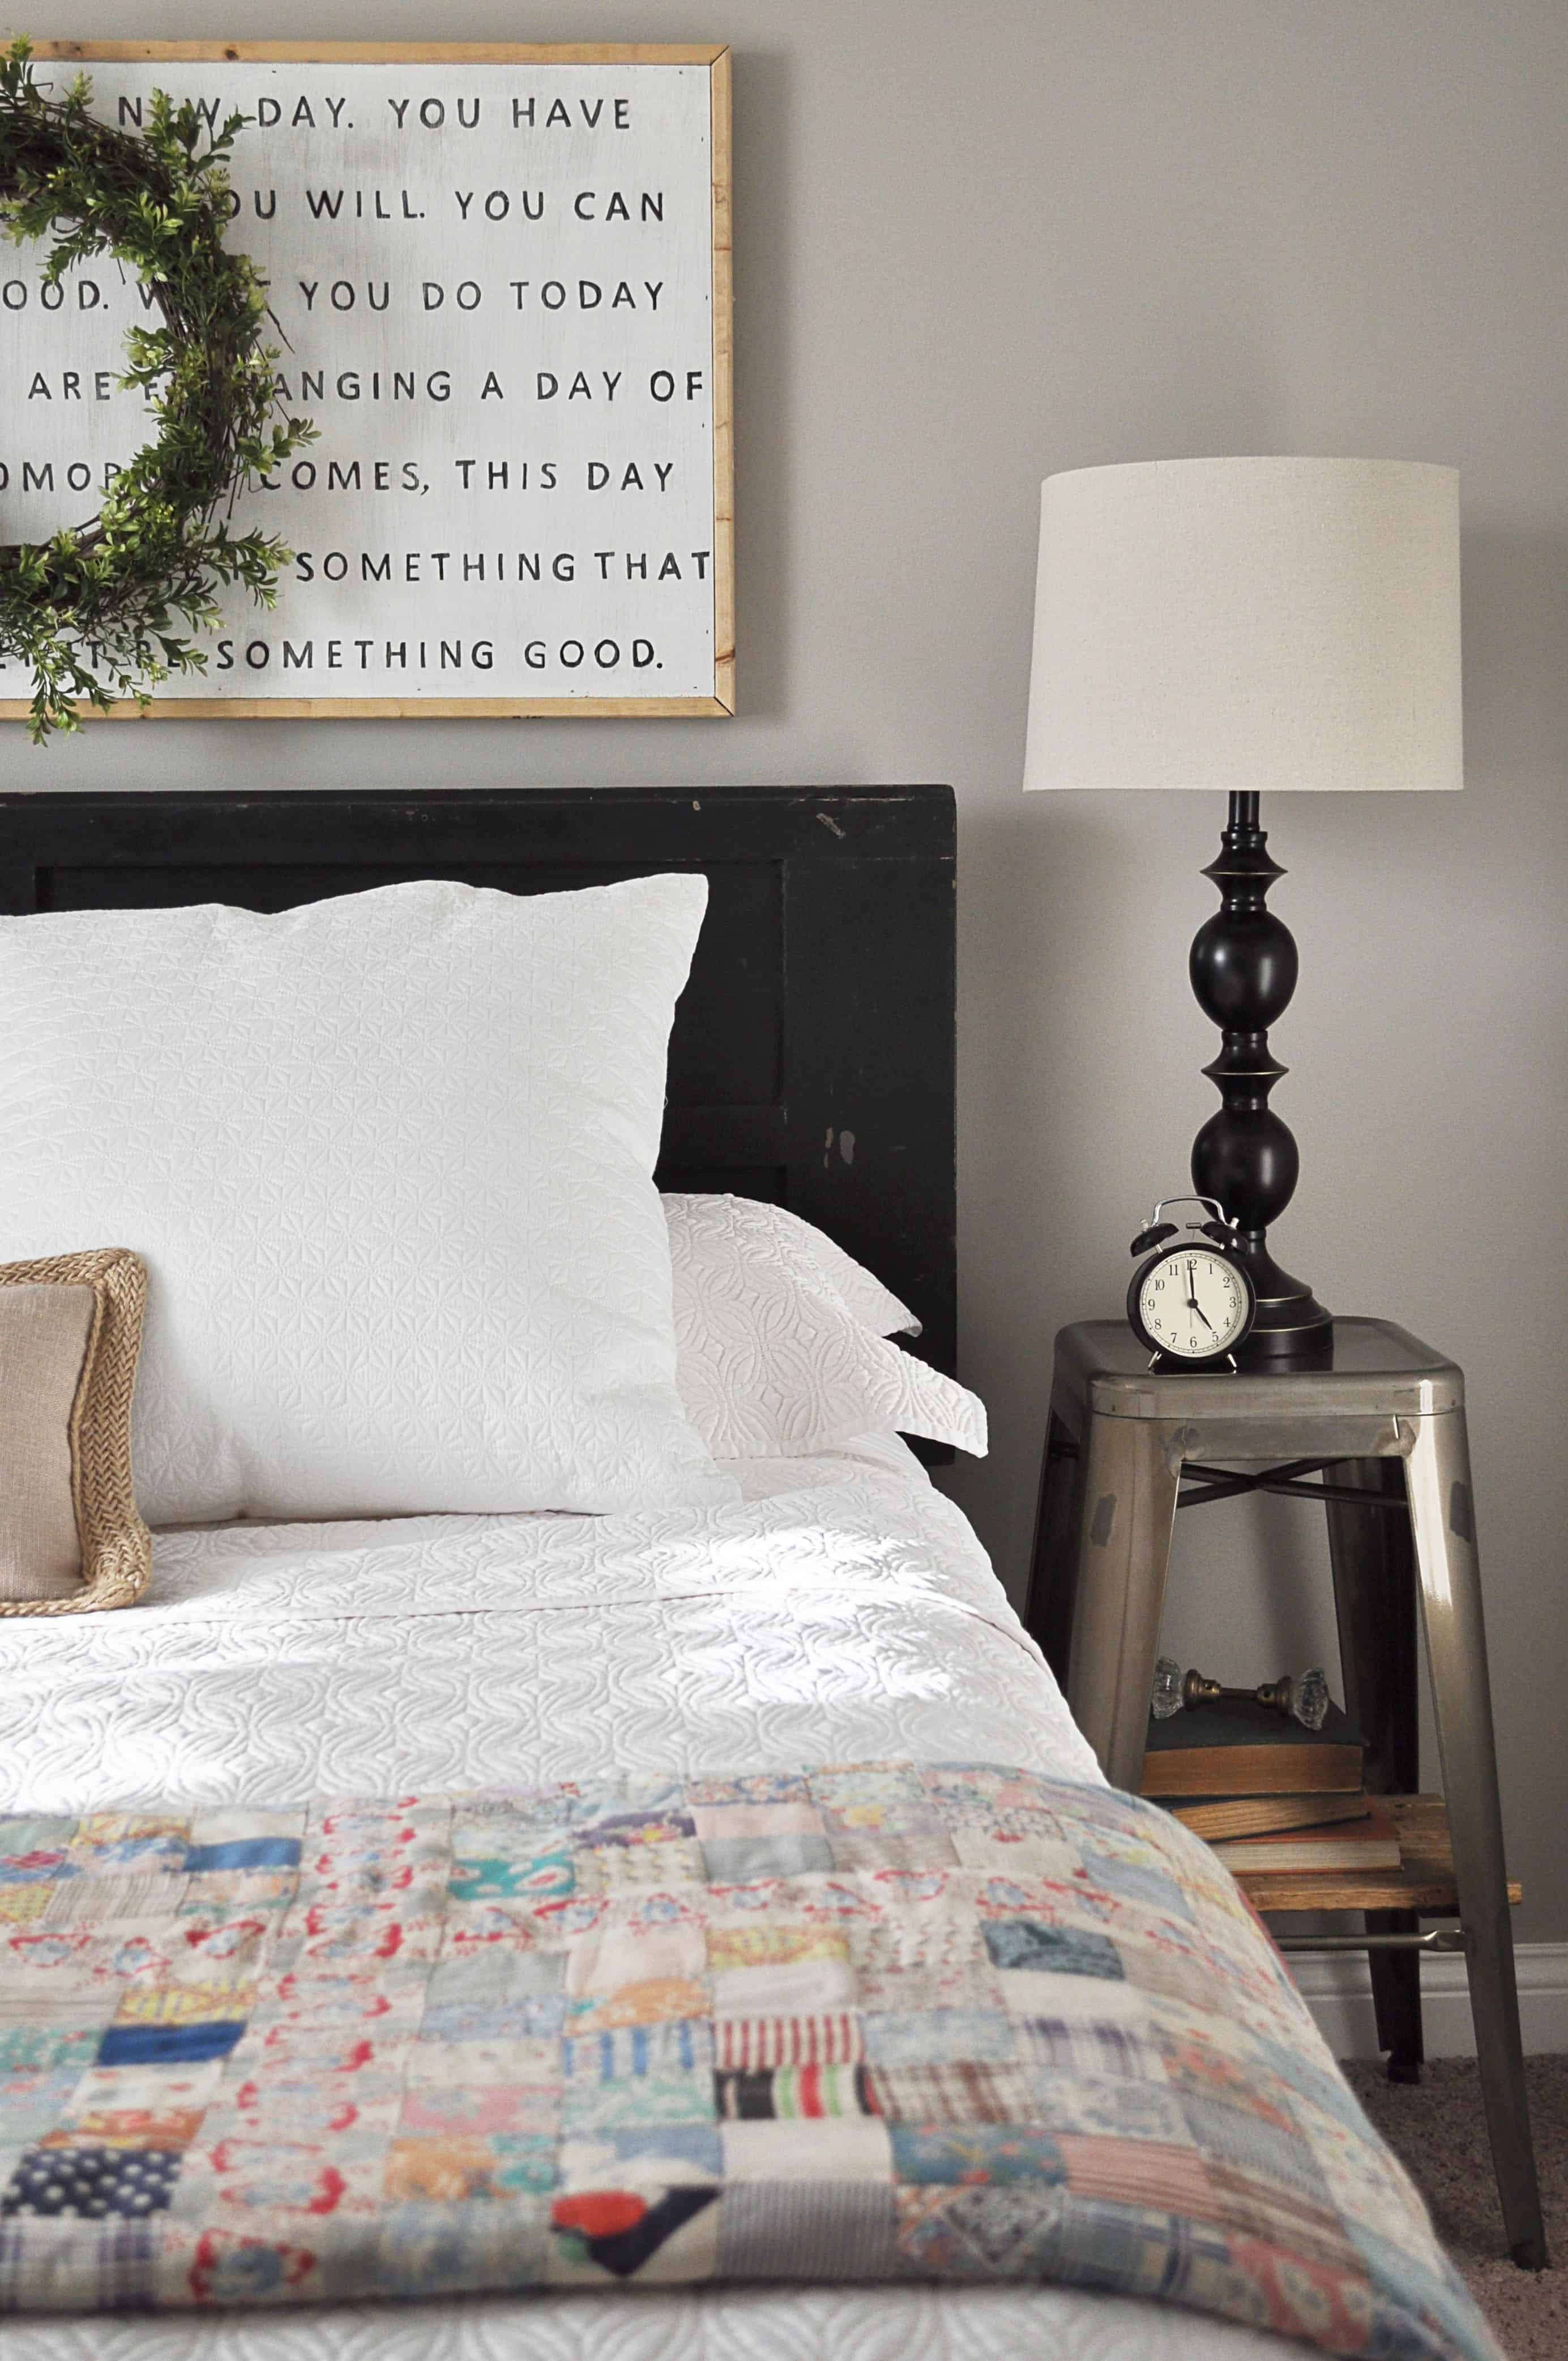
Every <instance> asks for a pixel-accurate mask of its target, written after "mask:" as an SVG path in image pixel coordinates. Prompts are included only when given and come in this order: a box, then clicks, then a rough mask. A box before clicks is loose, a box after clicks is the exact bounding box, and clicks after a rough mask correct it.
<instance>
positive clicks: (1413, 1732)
mask: <svg viewBox="0 0 1568 2361" xmlns="http://www.w3.org/2000/svg"><path fill="white" fill-rule="evenodd" d="M1334 1473H1335V1474H1336V1475H1337V1476H1338V1477H1339V1478H1340V1480H1341V1481H1342V1482H1346V1483H1350V1484H1354V1486H1355V1487H1356V1488H1358V1489H1359V1490H1361V1491H1364V1492H1368V1493H1372V1494H1375V1495H1376V1496H1377V1497H1378V1498H1379V1499H1386V1500H1389V1501H1393V1502H1397V1503H1398V1507H1397V1508H1392V1509H1385V1508H1376V1507H1372V1506H1368V1507H1366V1508H1359V1507H1355V1506H1354V1505H1353V1504H1352V1503H1350V1502H1349V1501H1339V1500H1331V1501H1330V1502H1329V1504H1328V1521H1329V1555H1330V1557H1331V1559H1332V1564H1333V1579H1334V1609H1335V1614H1336V1617H1337V1620H1338V1623H1339V1652H1340V1663H1341V1666H1342V1669H1343V1675H1344V1704H1345V1711H1346V1712H1347V1713H1348V1714H1349V1716H1350V1718H1351V1719H1352V1721H1354V1723H1355V1725H1356V1728H1357V1729H1358V1730H1360V1732H1361V1734H1362V1736H1363V1737H1364V1738H1365V1741H1366V1784H1367V1786H1368V1788H1369V1789H1370V1790H1371V1791H1372V1792H1373V1793H1374V1794H1375V1795H1414V1793H1415V1792H1416V1789H1417V1788H1418V1786H1419V1785H1420V1719H1419V1708H1418V1700H1417V1694H1416V1692H1417V1663H1416V1553H1415V1546H1414V1543H1413V1542H1412V1540H1411V1537H1410V1521H1409V1517H1408V1515H1406V1513H1405V1470H1404V1468H1403V1466H1402V1465H1401V1464H1400V1462H1399V1461H1398V1459H1348V1460H1345V1461H1343V1463H1342V1464H1341V1466H1339V1468H1337V1469H1336V1470H1335V1471H1334ZM1365 1922H1366V1932H1367V1933H1368V1934H1369V1935H1414V1934H1416V1933H1418V1932H1419V1930H1420V1919H1419V1918H1418V1917H1417V1916H1416V1915H1415V1913H1414V1911H1410V1910H1376V1911H1374V1910H1369V1911H1367V1912H1366V1913H1365ZM1368 1957H1369V1965H1370V1967H1371V1971H1372V2001H1373V2006H1374V2008H1375V2009H1376V2015H1377V2046H1378V2048H1380V2049H1383V2050H1387V2054H1388V2079H1389V2081H1391V2082H1419V2081H1420V2079H1421V2061H1422V2059H1423V2057H1424V2056H1425V2048H1424V2044H1423V2042H1422V2038H1421V1955H1420V1952H1419V1951H1415V1950H1409V1951H1373V1952H1371V1953H1370V1954H1369V1955H1368Z"/></svg>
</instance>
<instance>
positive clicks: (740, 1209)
mask: <svg viewBox="0 0 1568 2361" xmlns="http://www.w3.org/2000/svg"><path fill="white" fill-rule="evenodd" d="M663 1202H664V1216H665V1220H666V1221H667V1223H668V1224H669V1233H670V1257H671V1262H672V1265H673V1268H674V1312H675V1339H676V1343H677V1345H678V1347H679V1354H680V1358H679V1363H678V1367H677V1378H678V1383H679V1386H680V1392H681V1400H682V1401H683V1402H684V1403H685V1411H686V1415H687V1417H688V1418H689V1419H690V1420H691V1422H692V1424H693V1426H694V1427H695V1428H696V1431H697V1433H699V1434H700V1435H701V1437H702V1439H703V1441H704V1442H705V1443H706V1444H707V1447H708V1449H709V1450H710V1451H711V1452H712V1453H713V1455H714V1457H715V1458H716V1459H774V1458H800V1457H802V1456H804V1455H806V1454H807V1453H809V1452H813V1451H823V1450H828V1449H829V1448H831V1446H832V1445H833V1444H838V1443H850V1442H852V1441H853V1440H854V1438H855V1437H856V1436H857V1435H862V1434H916V1435H922V1436H924V1437H926V1438H927V1440H928V1441H930V1442H932V1443H948V1444H953V1445H954V1446H955V1448H957V1449H958V1450H959V1451H970V1452H973V1453H974V1454H975V1455H977V1456H983V1455H984V1452H985V1448H986V1426H985V1405H984V1404H983V1402H981V1400H979V1398H978V1397H977V1396H976V1395H974V1394H971V1393H970V1392H969V1391H968V1390H967V1389H965V1388H964V1387H963V1386H960V1385H959V1384H958V1383H957V1381H956V1380H955V1379H954V1378H948V1377H944V1376H943V1375H942V1373H941V1371H940V1370H939V1369H933V1368H931V1367H928V1366H927V1363H926V1362H924V1361H917V1360H916V1359H915V1357H914V1356H913V1355H911V1354H908V1353H905V1352H902V1351H901V1350H900V1349H899V1347H898V1346H897V1345H890V1344H888V1343H886V1342H885V1341H884V1339H885V1338H886V1337H887V1336H888V1335H891V1334H900V1333H902V1334H910V1333H914V1334H918V1333H919V1326H920V1323H919V1322H918V1321H917V1320H916V1317H915V1315H914V1313H913V1312H910V1311H909V1310H908V1309H907V1308H906V1306H905V1305H904V1304H902V1303H901V1302H900V1301H899V1300H898V1298H897V1296H895V1295H894V1294H891V1293H890V1292H889V1290H887V1289H886V1288H885V1287H883V1284H882V1282H881V1281H880V1279H874V1278H873V1277H872V1274H871V1272H870V1271H868V1270H866V1269H865V1268H863V1267H862V1266H861V1264H860V1263H858V1262H856V1261H855V1260H854V1259H853V1257H851V1256H850V1255H847V1254H846V1253H845V1252H844V1250H843V1248H842V1247H841V1246H836V1245H835V1244H834V1243H833V1241H832V1239H830V1238H828V1237H827V1236H826V1235H824V1234H823V1232H822V1231H820V1230H818V1229H816V1228H814V1227H813V1225H812V1224H810V1223H809V1222H805V1221H802V1220H801V1218H800V1216H799V1215H798V1214H796V1213H788V1212H786V1211H785V1210H784V1207H783V1206H782V1205H765V1204H762V1203H760V1202H756V1201H755V1200H753V1199H751V1198H749V1197H681V1196H669V1197H666V1198H665V1199H664V1201H663Z"/></svg>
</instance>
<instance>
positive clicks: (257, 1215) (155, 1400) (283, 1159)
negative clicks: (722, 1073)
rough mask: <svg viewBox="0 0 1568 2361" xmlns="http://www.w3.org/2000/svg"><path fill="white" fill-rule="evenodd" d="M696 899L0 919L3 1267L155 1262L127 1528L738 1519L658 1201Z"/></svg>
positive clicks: (430, 887)
mask: <svg viewBox="0 0 1568 2361" xmlns="http://www.w3.org/2000/svg"><path fill="white" fill-rule="evenodd" d="M706 904H707V883H706V880H704V879H702V878H700V877H674V876H671V877H648V878H640V879H637V880H634V881H632V882H630V883H629V884H620V885H609V886H599V887H595V888H591V889H590V890H588V891H587V892H582V893H572V894H545V895H536V896H532V897H518V896H514V895H508V894H499V893H491V892H477V891H476V890H475V889H474V888H472V887H470V886H466V885H457V884H437V883H423V884H407V885H395V886H389V887H386V888H384V889H381V890H378V891H376V892H373V893H367V894H356V895H348V896H346V897H345V898H343V899H340V900H336V901H331V902H318V903H315V904H313V905H312V906H308V907H306V908H303V909H298V910H291V911H288V912H286V913H284V914H283V915H282V916H280V917H258V916H256V915H255V914H253V913H251V912H249V911H243V910H234V909H226V908H221V907H204V908H194V909H175V910H136V911H78V912H70V913H59V914H49V915H46V916H41V917H26V918H4V919H0V1261H13V1260H19V1259H20V1258H22V1257H26V1256H32V1255H40V1254H46V1253H53V1252H58V1251H62V1250H65V1249H68V1248H71V1247H73V1246H80V1245H82V1243H84V1242H87V1241H92V1242H101V1241H102V1240H103V1239H104V1238H111V1239H117V1240H122V1241H124V1242H125V1243H126V1244H128V1245H130V1246H134V1247H135V1248H136V1250H137V1252H138V1253H139V1254H141V1255H142V1256H143V1257H144V1258H145V1259H146V1261H147V1263H148V1267H149V1271H150V1277H151V1287H150V1290H149V1294H150V1301H149V1308H148V1321H147V1331H146V1341H145V1345H144V1348H143V1354H142V1363H141V1374H140V1379H139V1383H138V1387H137V1399H136V1414H135V1425H134V1444H135V1458H136V1475H137V1496H138V1499H139V1502H140V1506H141V1509H142V1511H143V1514H144V1515H145V1516H146V1517H147V1519H148V1521H149V1522H151V1523H155V1524H157V1523H178V1522H182V1521H194V1520H198V1519H213V1520H216V1519H221V1518H227V1517H234V1516H239V1515H245V1516H252V1517H269V1518H296V1517H334V1516H350V1515H372V1516H374V1515H384V1514H398V1513H411V1512H419V1511H424V1510H527V1509H564V1510H623V1509H632V1508H640V1507H652V1508H657V1507H682V1506H685V1505H696V1504H698V1503H702V1502H705V1501H709V1500H718V1501H724V1500H729V1499H733V1498H734V1487H733V1483H732V1480H731V1479H730V1478H729V1477H727V1476H724V1475H722V1474H721V1473H720V1472H719V1471H718V1469H717V1468H716V1467H715V1466H713V1463H712V1460H711V1458H710V1457H709V1455H708V1454H707V1451H706V1450H705V1448H704V1447H703V1444H702V1443H701V1441H700V1440H699V1438H698V1437H697V1435H696V1433H695V1432H694V1431H693V1429H692V1427H691V1425H690V1424H689V1422H687V1420H686V1418H685V1415H684V1413H683V1411H682V1408H681V1404H680V1400H679V1396H678V1394H677V1392H676V1389H675V1342H674V1325H673V1320H672V1313H671V1281H670V1254H669V1244H668V1238H667V1235H666V1231H665V1225H664V1220H663V1214H662V1213H661V1211H660V1206H659V1197H658V1192H657V1191H656V1190H655V1189H654V1187H653V1183H652V1170H653V1161H654V1157H655V1155H656V1152H657V1148H658V1143H659V1134H660V1129H661V1126H662V1122H663V1100H664V1074H665V1053H666V1048H667V1043H668V1038H669V1032H670V1023H671V1018H672V1016H673V1014H674V1005H675V1000H676V997H677V995H678V994H679V993H680V991H681V988H682V986H683V985H684V983H685V979H686V972H687V970H688V968H689V966H690V962H691V955H692V950H693V947H694V945H695V943H696V937H697V929H698V928H699V926H700V925H701V922H702V916H703V911H704V908H705V906H706Z"/></svg>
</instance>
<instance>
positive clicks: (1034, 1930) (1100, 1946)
mask: <svg viewBox="0 0 1568 2361" xmlns="http://www.w3.org/2000/svg"><path fill="white" fill-rule="evenodd" d="M981 1931H982V1933H983V1935H984V1938H985V1948H986V1949H987V1950H988V1951H989V1952H990V1954H991V1958H992V1963H993V1964H994V1965H995V1966H996V1967H998V1968H1025V1969H1031V1970H1034V1971H1038V1972H1042V1973H1045V1974H1047V1975H1053V1976H1099V1977H1102V1978H1104V1979H1108V1980H1110V1981H1112V1982H1121V1981H1122V1980H1123V1979H1124V1977H1125V1975H1126V1972H1127V1971H1126V1969H1125V1968H1124V1965H1123V1962H1122V1955H1121V1953H1120V1952H1119V1951H1118V1950H1117V1949H1116V1946H1115V1944H1114V1943H1113V1942H1112V1940H1111V1938H1110V1937H1109V1936H1108V1935H1095V1934H1086V1933H1084V1932H1083V1930H1082V1929H1081V1928H1080V1927H1047V1926H1042V1925H1041V1924H1040V1923H1039V1921H1038V1920H1037V1919H1034V1918H988V1919H987V1920H986V1922H985V1925H984V1927H983V1928H982V1929H981Z"/></svg>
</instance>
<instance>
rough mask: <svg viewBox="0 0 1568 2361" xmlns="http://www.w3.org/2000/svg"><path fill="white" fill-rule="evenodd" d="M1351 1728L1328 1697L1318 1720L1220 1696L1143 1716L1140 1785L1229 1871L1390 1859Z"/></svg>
mask: <svg viewBox="0 0 1568 2361" xmlns="http://www.w3.org/2000/svg"><path fill="white" fill-rule="evenodd" d="M1364 1768H1365V1744H1364V1741H1363V1740H1362V1736H1361V1733H1360V1731H1359V1730H1356V1729H1355V1728H1354V1725H1353V1724H1352V1723H1351V1722H1350V1721H1348V1720H1347V1719H1345V1716H1344V1715H1343V1713H1342V1712H1341V1710H1340V1708H1338V1706H1335V1705H1331V1706H1330V1708H1329V1711H1328V1719H1326V1720H1325V1722H1324V1723H1323V1726H1322V1728H1321V1730H1303V1728H1302V1727H1301V1725H1300V1723H1299V1722H1298V1721H1290V1720H1288V1719H1286V1718H1285V1717H1284V1716H1282V1715H1280V1714H1278V1713H1276V1712H1274V1711H1272V1710H1271V1709H1270V1708H1268V1707H1266V1706H1261V1705H1255V1704H1254V1703H1253V1702H1252V1701H1251V1700H1250V1699H1246V1698H1236V1699H1234V1700H1233V1699H1227V1700H1226V1701H1225V1702H1224V1703H1223V1704H1221V1705H1213V1706H1204V1707H1201V1708H1200V1709H1199V1710H1198V1711H1196V1712H1190V1713H1188V1712H1184V1713H1179V1714H1176V1715H1173V1716H1172V1718H1171V1719H1169V1720H1168V1721H1156V1720H1155V1719H1154V1718H1153V1716H1152V1715H1151V1716H1150V1719H1149V1729H1148V1741H1147V1751H1146V1753H1145V1756H1144V1775H1143V1792H1144V1794H1145V1795H1148V1796H1150V1797H1152V1798H1153V1799H1154V1800H1155V1801H1156V1802H1157V1803H1161V1804H1164V1805H1166V1806H1168V1808H1169V1809H1170V1810H1171V1811H1172V1812H1173V1813H1174V1814H1175V1816H1176V1817H1177V1818H1178V1819H1179V1820H1181V1821H1184V1822H1185V1824H1186V1825H1187V1827H1188V1828H1190V1829H1191V1830H1192V1831H1193V1833H1194V1835H1196V1836H1201V1837H1202V1838H1203V1839H1205V1840H1206V1841H1207V1842H1208V1843H1209V1844H1210V1845H1212V1848H1213V1850H1214V1851H1215V1853H1216V1854H1217V1855H1218V1857H1219V1859H1220V1860H1221V1861H1223V1862H1224V1864H1225V1866H1226V1868H1227V1869H1230V1870H1233V1871H1234V1872H1235V1873H1236V1875H1237V1876H1242V1875H1244V1874H1245V1872H1248V1871H1254V1872H1256V1871H1263V1870H1266V1871H1267V1872H1268V1873H1269V1875H1270V1877H1271V1878H1272V1877H1277V1876H1279V1875H1282V1874H1283V1875H1289V1874H1292V1873H1294V1872H1300V1874H1302V1875H1303V1876H1321V1874H1322V1873H1323V1872H1324V1871H1338V1872H1343V1871H1345V1870H1358V1869H1372V1870H1388V1869H1398V1866H1399V1837H1398V1829H1397V1828H1395V1826H1394V1823H1393V1821H1392V1820H1391V1819H1390V1818H1389V1817H1388V1815H1387V1812H1385V1811H1383V1810H1381V1809H1380V1808H1379V1806H1378V1805H1377V1803H1376V1799H1375V1798H1374V1797H1372V1796H1370V1795H1367V1793H1366V1790H1365V1786H1364V1784H1363V1773H1364Z"/></svg>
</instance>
